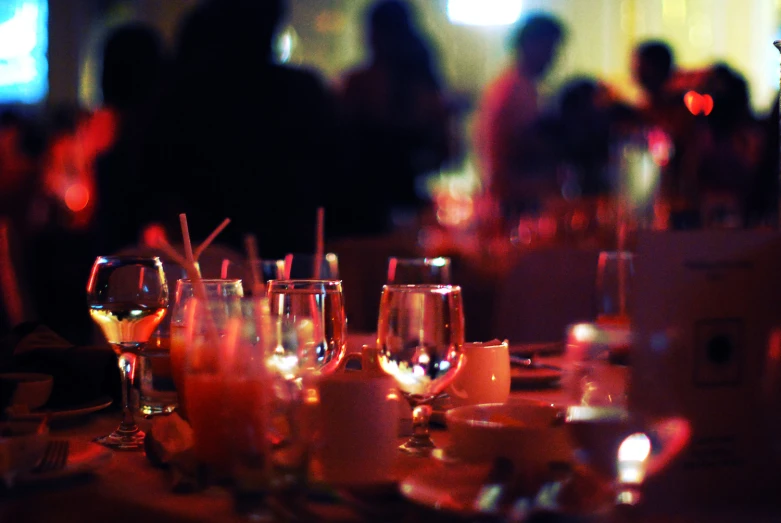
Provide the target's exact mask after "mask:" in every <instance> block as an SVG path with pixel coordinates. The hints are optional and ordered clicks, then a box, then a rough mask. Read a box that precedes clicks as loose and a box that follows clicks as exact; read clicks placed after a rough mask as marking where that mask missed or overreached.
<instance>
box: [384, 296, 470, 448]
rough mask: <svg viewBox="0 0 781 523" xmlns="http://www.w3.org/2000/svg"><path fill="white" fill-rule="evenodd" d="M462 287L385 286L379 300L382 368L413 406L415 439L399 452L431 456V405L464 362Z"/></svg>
mask: <svg viewBox="0 0 781 523" xmlns="http://www.w3.org/2000/svg"><path fill="white" fill-rule="evenodd" d="M463 344H464V312H463V306H462V300H461V288H460V287H458V286H451V285H428V284H427V285H386V286H385V287H383V290H382V298H381V300H380V316H379V321H378V325H377V346H378V348H379V351H380V364H381V365H382V368H383V369H385V371H386V372H388V373H389V374H391V375H392V376H393V377H394V378H396V382H397V383H398V385H399V389H400V390H401V392H402V394H403V395H404V397H405V398H406V399H407V401H409V403H410V405H411V406H412V408H413V412H412V423H413V428H414V431H413V435H412V437H411V438H410V439H409V440H408V441H407V442H406V443H404V444H403V445H402V446H401V447H400V448H401V450H403V451H406V452H409V453H412V454H416V455H421V456H427V455H429V454H430V453H431V450H432V449H433V448H434V443H433V442H432V441H431V438H430V436H429V431H428V425H429V418H430V417H431V406H430V403H431V401H433V400H434V398H436V397H437V396H438V395H439V394H440V393H442V392H443V391H444V390H445V388H446V387H447V386H448V385H449V384H450V383H451V382H452V381H453V378H455V376H456V373H457V372H458V370H459V369H460V367H461V362H462V361H463V353H462V347H463Z"/></svg>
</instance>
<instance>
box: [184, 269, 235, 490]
mask: <svg viewBox="0 0 781 523" xmlns="http://www.w3.org/2000/svg"><path fill="white" fill-rule="evenodd" d="M197 285H198V283H197V282H194V283H192V286H195V287H196V288H195V291H196V297H194V298H191V299H189V300H185V301H184V303H182V309H183V313H184V324H185V326H184V328H183V331H184V342H185V348H186V350H185V353H184V376H183V377H184V391H183V392H185V395H184V405H185V408H186V413H187V418H188V420H189V421H190V426H191V427H192V429H193V438H194V440H195V441H194V443H195V457H196V459H197V460H198V462H199V463H200V464H202V465H205V466H206V467H207V469H208V470H209V471H210V472H212V473H215V474H216V475H217V477H227V476H228V475H229V473H230V467H231V457H232V455H231V452H232V443H231V440H230V437H231V434H230V431H229V418H228V415H229V408H228V407H227V405H228V403H229V396H228V391H227V388H226V381H227V377H228V375H229V372H230V368H229V366H228V363H229V362H230V361H231V359H232V358H231V356H230V354H231V353H232V352H235V351H236V350H237V348H238V347H239V345H240V340H241V339H242V326H243V322H242V314H243V313H242V308H241V296H239V295H238V293H237V292H235V291H237V290H238V289H240V287H237V285H239V283H235V284H234V285H230V286H229V287H228V289H230V290H226V289H224V287H223V282H220V283H219V284H217V285H216V287H217V288H218V289H222V290H221V291H220V294H219V295H218V296H216V297H211V296H209V294H208V292H206V301H205V302H204V301H203V300H202V299H199V298H198V289H197ZM226 292H228V294H227V295H226ZM180 303H181V301H180Z"/></svg>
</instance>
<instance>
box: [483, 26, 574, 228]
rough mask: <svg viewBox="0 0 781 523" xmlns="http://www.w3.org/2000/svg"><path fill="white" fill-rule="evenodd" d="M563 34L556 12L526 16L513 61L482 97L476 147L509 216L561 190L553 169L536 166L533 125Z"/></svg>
mask: <svg viewBox="0 0 781 523" xmlns="http://www.w3.org/2000/svg"><path fill="white" fill-rule="evenodd" d="M563 38H564V27H563V26H562V24H561V23H560V22H559V21H558V20H557V19H556V18H554V17H553V16H551V15H548V14H542V13H539V14H533V15H530V16H529V17H528V18H526V19H524V20H521V21H520V22H519V24H518V26H517V27H516V29H515V31H514V34H513V38H512V44H513V50H514V57H513V62H512V63H511V64H510V65H509V66H508V67H507V68H506V69H505V70H504V71H503V72H502V73H501V74H500V75H499V76H498V77H497V78H495V79H494V80H493V81H492V82H491V83H490V84H489V85H488V86H487V87H486V88H485V91H484V93H483V96H482V99H481V101H480V106H479V109H478V120H477V124H476V135H475V142H476V144H475V145H476V150H477V153H478V157H479V161H480V168H481V170H482V176H483V177H484V184H485V185H486V186H487V187H488V191H489V193H490V194H491V195H492V196H493V198H494V199H495V200H496V202H498V203H499V205H500V209H501V211H502V214H503V215H504V216H508V215H512V214H514V213H516V212H519V211H522V210H528V209H529V208H534V207H535V206H537V205H538V203H539V200H540V198H541V197H543V196H544V195H545V194H546V193H550V192H557V190H558V188H557V184H556V182H555V178H553V177H552V176H551V173H548V172H545V171H546V169H544V167H541V166H540V165H536V163H537V161H538V160H540V159H539V158H538V157H537V156H536V154H535V152H534V151H535V149H537V147H536V145H535V141H536V140H538V137H537V136H536V133H535V132H534V131H533V128H534V126H535V123H536V122H537V120H538V118H539V116H540V103H539V100H538V99H539V92H538V83H539V82H540V81H541V80H542V79H543V78H544V77H545V75H546V73H547V72H548V70H549V69H550V66H551V64H552V63H553V60H554V58H555V56H556V52H557V50H558V48H559V46H560V44H561V42H562V40H563ZM544 165H547V162H545V161H544V159H543V166H544Z"/></svg>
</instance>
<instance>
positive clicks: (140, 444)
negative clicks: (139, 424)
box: [93, 428, 146, 450]
mask: <svg viewBox="0 0 781 523" xmlns="http://www.w3.org/2000/svg"><path fill="white" fill-rule="evenodd" d="M145 435H146V434H144V432H143V431H142V430H140V429H136V430H132V431H126V430H121V429H119V428H118V429H117V430H115V431H114V432H112V433H111V434H109V435H108V436H101V437H99V438H95V439H94V440H93V441H94V442H95V443H99V444H100V445H103V446H104V447H108V448H111V449H114V450H143V449H144V436H145Z"/></svg>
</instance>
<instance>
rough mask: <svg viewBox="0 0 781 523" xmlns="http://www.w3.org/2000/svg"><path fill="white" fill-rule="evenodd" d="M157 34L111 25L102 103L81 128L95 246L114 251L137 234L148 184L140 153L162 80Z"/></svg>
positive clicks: (152, 30)
mask: <svg viewBox="0 0 781 523" xmlns="http://www.w3.org/2000/svg"><path fill="white" fill-rule="evenodd" d="M166 62H167V56H166V50H165V47H164V45H163V41H162V37H161V35H160V34H159V33H158V31H157V30H156V29H155V28H154V27H151V26H148V25H146V24H143V23H140V22H132V23H129V24H125V25H122V26H119V27H117V28H116V29H114V30H112V31H111V32H110V33H109V35H108V37H107V38H106V41H105V44H104V48H103V69H102V72H101V92H102V94H103V105H102V107H100V108H99V109H97V110H96V111H95V112H94V113H93V115H92V117H91V119H90V122H89V126H88V127H87V129H85V139H86V141H87V142H88V143H89V144H91V148H92V149H93V150H94V151H95V159H94V162H93V164H92V167H93V169H94V170H95V173H96V180H95V184H94V186H95V188H94V190H93V193H94V196H93V198H92V199H93V200H94V201H95V205H96V207H97V209H96V217H95V218H96V219H95V227H96V229H97V232H98V244H99V250H100V252H105V253H113V252H116V251H117V250H119V249H121V248H123V247H125V246H127V245H131V244H135V243H136V242H137V240H138V236H139V229H140V228H141V227H142V225H143V224H144V219H145V218H144V216H143V214H142V213H143V208H144V201H145V199H146V197H147V196H146V195H147V193H148V192H149V191H150V190H153V189H154V186H152V187H145V186H144V185H143V183H142V182H141V178H142V176H141V168H142V167H141V164H140V158H141V153H142V148H143V143H144V139H145V134H146V133H147V132H148V130H149V127H150V126H151V124H152V115H153V113H154V110H155V108H156V106H157V104H158V103H159V99H160V96H161V94H162V92H163V89H164V86H165V77H164V70H165V65H166Z"/></svg>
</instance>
